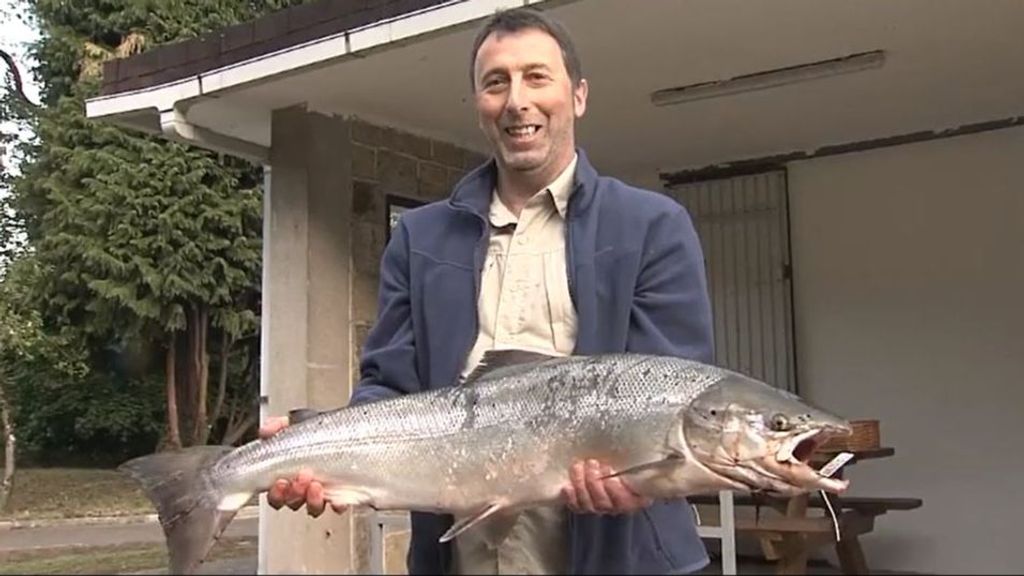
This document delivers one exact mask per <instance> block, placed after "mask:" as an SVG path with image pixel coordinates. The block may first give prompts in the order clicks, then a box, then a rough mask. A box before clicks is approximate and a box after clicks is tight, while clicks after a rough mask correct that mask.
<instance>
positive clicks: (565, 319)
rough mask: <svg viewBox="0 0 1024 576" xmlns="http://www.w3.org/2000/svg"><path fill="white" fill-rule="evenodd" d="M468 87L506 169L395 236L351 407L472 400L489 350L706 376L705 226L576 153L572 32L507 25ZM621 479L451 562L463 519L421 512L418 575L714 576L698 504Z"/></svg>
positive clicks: (527, 14) (461, 189)
mask: <svg viewBox="0 0 1024 576" xmlns="http://www.w3.org/2000/svg"><path fill="white" fill-rule="evenodd" d="M471 81H472V87H473V93H474V96H475V102H476V109H477V115H478V121H479V125H480V128H481V130H482V131H483V133H484V134H485V135H486V137H487V140H488V141H489V143H490V145H491V148H492V152H493V159H492V160H491V161H490V162H488V163H487V164H485V165H483V166H481V167H480V168H478V169H476V170H475V171H473V172H471V173H470V174H468V175H467V176H466V177H465V178H464V179H463V180H462V181H461V182H460V183H459V184H457V185H456V187H455V190H454V191H453V193H452V195H451V197H450V198H449V199H447V200H446V201H442V202H437V203H433V204H430V205H428V206H425V207H422V208H419V209H416V210H412V211H409V212H406V213H405V214H404V215H403V217H402V219H401V220H400V222H399V224H398V225H397V227H396V229H395V230H394V232H393V234H392V240H391V242H390V243H389V245H388V246H387V248H386V250H385V253H384V257H383V259H382V264H381V285H380V309H379V311H378V319H377V322H376V324H375V326H374V328H373V330H372V332H371V333H370V334H369V336H368V338H367V341H366V344H365V347H364V352H363V357H362V361H361V373H362V377H361V380H360V382H359V385H358V386H357V388H356V390H355V392H354V394H353V396H352V400H351V403H353V404H357V403H360V402H369V401H376V400H380V399H384V398H389V397H394V396H397V395H399V394H407V393H414V392H418V391H422V390H428V389H433V388H438V387H442V386H448V385H453V384H454V385H458V384H457V383H456V382H457V380H458V378H459V376H461V375H465V374H467V373H468V372H470V371H471V370H472V369H473V367H474V366H475V365H476V363H477V362H478V361H479V359H480V357H481V356H482V355H483V353H484V351H486V350H488V349H493V348H520V349H530V350H534V351H540V352H544V353H547V354H552V355H566V354H573V353H575V354H595V353H607V352H621V351H631V352H646V353H657V354H668V355H676V356H682V357H687V358H693V359H697V360H701V361H705V362H709V361H710V360H711V358H712V337H711V322H710V307H709V302H708V297H707V289H706V285H705V279H704V269H703V256H702V253H701V250H700V245H699V242H698V239H697V237H696V234H695V232H694V229H693V226H692V223H691V221H690V219H689V217H688V215H687V213H686V212H685V210H684V209H683V208H682V207H681V206H680V205H679V204H677V203H675V202H673V201H672V200H670V199H668V198H666V197H665V196H663V195H660V194H656V193H654V192H648V191H643V190H639V189H636V188H632V187H629V186H627V185H625V184H623V183H622V182H619V181H617V180H614V179H611V178H605V177H601V176H599V175H598V174H597V172H596V171H595V170H594V168H593V167H592V166H591V165H590V163H589V162H588V160H587V158H586V155H585V154H584V152H583V151H582V150H578V149H577V148H576V145H575V133H574V132H575V130H574V127H575V122H576V119H577V118H580V117H582V116H583V114H584V112H585V111H586V105H587V93H588V85H587V81H586V80H585V79H583V77H582V74H581V69H580V63H579V58H578V57H577V55H576V51H575V48H574V47H573V44H572V41H571V39H570V38H569V36H568V34H567V33H566V32H565V30H564V29H563V28H562V27H561V26H560V25H558V24H557V23H555V22H553V21H552V20H550V19H548V18H547V17H545V16H544V15H542V14H541V13H539V12H535V11H531V10H526V9H516V10H511V11H506V12H500V13H498V14H496V15H495V16H493V17H492V18H491V19H489V20H488V21H487V23H486V24H485V25H484V26H483V28H482V29H481V31H480V33H479V34H478V36H477V39H476V42H475V43H474V47H473V51H472V58H471ZM474 304H475V306H474ZM283 425H284V422H283V421H282V420H280V419H278V420H274V421H271V422H268V423H267V424H266V425H265V426H264V429H263V430H262V433H263V434H264V435H267V434H271V433H273V432H275V431H276V430H278V429H280V428H281V427H282V426H283ZM610 472H611V470H610V469H609V468H608V467H607V466H606V465H604V464H602V463H599V462H580V463H575V464H574V465H573V466H572V467H571V468H570V469H569V470H567V471H566V488H565V506H564V507H562V506H556V507H550V508H542V509H538V510H533V511H530V512H529V513H527V514H523V515H522V517H521V519H520V520H519V522H518V524H517V525H516V526H515V527H514V528H513V529H512V531H511V533H510V535H509V536H508V538H507V539H506V540H505V541H504V543H503V544H502V545H501V546H499V547H498V548H497V549H493V548H491V547H490V546H488V545H487V544H486V542H485V538H484V537H483V536H482V530H483V529H473V530H468V531H466V532H465V533H464V534H462V535H460V536H459V537H458V538H456V540H455V541H454V542H453V543H452V544H450V545H441V544H439V543H438V538H439V537H440V536H441V534H443V533H444V532H445V531H446V530H447V529H448V527H449V526H451V524H452V522H453V518H452V517H451V516H439V515H434V514H425V513H412V514H411V521H412V527H413V535H412V541H411V545H410V550H409V558H408V560H409V570H410V573H414V574H441V573H467V574H469V573H472V574H481V573H563V574H564V573H569V574H573V573H620V574H623V573H645V574H656V573H662V574H664V573H682V572H692V571H696V570H698V569H700V568H702V567H703V566H704V565H705V564H706V563H707V561H708V559H707V554H706V551H705V549H704V547H703V544H702V542H701V541H700V539H699V538H698V536H697V534H696V529H695V526H694V523H693V517H692V512H691V511H690V509H689V507H688V506H687V505H686V503H685V502H683V501H674V502H650V501H648V500H646V499H644V498H641V497H639V496H638V495H636V494H635V493H633V492H632V491H631V490H630V489H629V487H628V486H626V485H625V484H624V483H623V481H622V480H619V479H606V480H600V479H599V478H600V477H602V476H604V475H607V474H608V473H610ZM268 498H269V500H270V502H271V504H272V505H273V506H275V507H280V506H282V505H284V504H287V505H288V506H289V507H291V508H293V509H298V508H299V507H301V506H302V505H303V504H305V505H306V507H307V511H308V512H309V513H310V514H312V515H314V516H316V515H319V514H320V513H321V512H322V511H323V510H324V507H325V506H326V505H327V504H328V503H327V502H325V500H324V496H323V492H322V487H321V486H320V485H319V484H318V483H316V482H315V481H313V479H311V478H309V477H308V475H301V476H300V477H299V478H298V479H296V480H295V481H294V482H288V481H287V480H281V481H279V483H278V485H277V486H275V487H274V489H273V490H271V492H270V494H269V495H268ZM332 506H333V505H332ZM342 509H343V508H338V507H335V510H337V511H341V510H342Z"/></svg>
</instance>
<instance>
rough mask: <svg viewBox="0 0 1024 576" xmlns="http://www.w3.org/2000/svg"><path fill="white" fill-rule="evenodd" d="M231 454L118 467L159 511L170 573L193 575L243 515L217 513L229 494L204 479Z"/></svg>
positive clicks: (183, 454)
mask: <svg viewBox="0 0 1024 576" xmlns="http://www.w3.org/2000/svg"><path fill="white" fill-rule="evenodd" d="M231 450H232V448H231V447H230V446H194V447H191V448H186V449H184V450H176V451H173V452H161V453H157V454H153V455H150V456H142V457H139V458H135V459H133V460H129V461H128V462H125V463H124V464H121V466H119V467H118V470H119V471H121V472H124V473H126V474H128V475H130V476H131V477H132V478H134V479H135V480H136V481H138V482H139V483H140V484H141V485H142V489H143V491H144V492H145V493H146V497H147V498H149V500H150V501H151V502H152V503H153V505H154V506H156V509H157V513H158V515H159V517H160V525H161V526H162V527H163V529H164V537H165V539H166V543H167V551H168V554H169V556H170V573H171V574H191V573H193V572H194V571H195V569H196V568H197V567H198V566H199V564H201V563H202V561H203V559H204V558H206V555H207V554H208V553H209V552H210V549H211V548H212V547H213V545H214V543H215V542H216V540H217V538H219V537H220V535H221V533H222V532H224V529H225V528H227V526H228V523H230V522H231V519H232V518H234V516H235V513H236V512H237V511H238V509H237V508H236V509H234V510H219V509H218V505H219V504H220V502H221V500H222V499H223V497H224V495H223V494H220V493H218V491H217V488H216V487H214V486H211V485H210V483H209V480H208V479H207V477H206V475H205V474H203V471H204V470H206V469H207V468H209V467H211V466H212V465H213V464H214V463H215V462H216V461H217V460H219V459H220V458H221V457H222V456H224V454H226V453H228V452H230V451H231ZM235 500H236V501H237V499H235ZM244 502H245V500H242V501H241V502H239V503H238V506H239V507H241V505H242V504H244Z"/></svg>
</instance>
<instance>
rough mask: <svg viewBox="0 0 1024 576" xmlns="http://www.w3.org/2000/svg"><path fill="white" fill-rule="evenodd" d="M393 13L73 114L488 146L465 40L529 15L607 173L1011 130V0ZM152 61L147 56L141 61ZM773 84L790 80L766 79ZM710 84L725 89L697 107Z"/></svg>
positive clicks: (583, 139)
mask: <svg viewBox="0 0 1024 576" xmlns="http://www.w3.org/2000/svg"><path fill="white" fill-rule="evenodd" d="M370 2H371V3H372V2H376V0H370ZM376 3H377V4H382V3H381V2H376ZM317 4H323V2H320V3H317ZM335 4H338V5H341V4H345V5H348V4H349V3H348V2H345V3H339V2H335ZM406 4H407V5H409V6H420V8H417V9H414V10H412V11H410V12H408V13H403V14H394V15H391V16H388V17H385V18H378V19H376V20H373V21H372V22H371V21H367V22H365V23H363V24H361V25H358V26H354V27H351V28H347V29H345V30H343V31H340V32H336V33H331V34H326V35H323V36H319V37H311V38H309V39H307V40H304V41H301V42H296V43H294V44H292V45H289V46H286V47H282V48H279V49H274V50H270V51H268V52H266V53H259V54H254V55H251V56H250V57H247V58H241V59H238V60H237V61H234V62H231V63H229V64H225V65H221V66H212V67H209V68H203V69H200V70H198V71H196V72H195V73H190V74H188V75H187V76H184V77H181V78H177V79H174V80H171V81H167V82H163V83H155V84H152V85H149V86H145V87H141V88H137V89H127V90H120V91H116V92H113V93H109V94H105V95H103V96H99V97H97V98H93V99H90V100H89V101H88V102H87V114H88V115H89V116H90V117H93V118H105V119H108V120H110V121H113V122H116V123H118V124H121V125H124V126H129V127H133V128H138V129H142V130H146V131H149V132H153V133H162V134H164V135H165V136H166V137H168V138H173V139H177V140H184V141H189V142H192V143H195V144H198V145H200V146H205V147H207V148H211V149H215V150H221V151H225V152H228V153H231V154H235V155H239V156H243V157H247V158H250V159H253V160H257V161H266V160H267V155H268V149H269V146H270V143H271V129H270V127H271V121H270V120H271V114H272V112H273V111H274V110H276V109H281V108H286V107H291V106H305V107H307V108H308V109H311V110H316V111H321V112H324V113H329V114H339V115H357V116H360V117H362V118H364V119H367V120H370V121H377V122H380V123H384V124H388V125H391V126H394V127H396V128H400V129H405V130H408V131H410V132H414V133H418V134H421V135H425V136H431V137H436V138H441V139H444V140H447V141H450V142H452V143H455V144H459V145H462V146H465V147H467V148H470V149H475V150H478V151H484V150H486V145H485V142H483V140H482V136H481V135H480V131H479V129H478V128H477V126H476V119H475V115H474V111H473V103H472V97H471V94H470V91H469V80H468V58H469V55H468V50H469V46H470V45H471V42H472V36H473V34H474V32H475V27H476V26H477V25H478V23H479V21H480V20H482V19H483V18H485V17H487V16H488V15H490V14H491V13H493V12H494V11H495V10H498V9H501V8H510V7H514V6H521V5H523V4H534V5H536V6H538V7H540V8H542V9H544V10H548V11H550V12H551V13H552V14H553V15H554V16H556V17H557V18H558V19H560V20H561V21H563V22H565V23H566V24H567V26H568V27H569V29H570V30H571V31H572V33H573V36H574V38H575V40H576V42H577V44H578V46H579V50H580V52H581V55H582V59H583V66H584V75H585V76H586V77H587V78H588V81H589V82H590V85H591V91H590V102H589V105H588V111H587V114H586V116H585V117H584V118H583V120H582V121H581V122H580V124H579V127H578V134H579V140H580V143H581V144H582V145H583V146H585V147H586V148H587V150H588V154H589V155H590V157H591V158H592V159H593V160H594V161H595V163H596V164H597V165H599V166H601V167H602V169H603V170H605V171H606V172H609V173H612V174H616V175H618V176H621V177H630V178H633V177H650V175H656V174H658V173H659V172H662V171H670V170H678V169H681V168H688V167H694V166H704V165H708V164H713V163H719V162H727V161H734V160H740V159H744V158H750V157H759V156H769V155H773V154H785V153H791V152H793V151H800V150H808V151H810V150H816V149H819V148H822V147H827V146H836V145H840V146H843V145H845V144H847V143H850V142H857V141H865V140H877V139H884V138H888V137H892V136H898V135H901V134H908V133H919V132H922V131H924V132H927V131H933V132H936V133H947V134H948V133H957V129H958V128H960V127H963V126H965V125H972V126H974V125H986V124H985V123H993V124H992V125H1007V126H1008V125H1016V124H1019V122H1015V121H1010V122H1001V121H1002V120H1004V119H1008V118H1011V119H1012V118H1017V119H1019V118H1020V117H1021V116H1022V115H1024V75H1021V74H1019V71H1018V68H1019V64H1020V62H1019V55H1020V54H1024V34H1020V33H1019V30H1018V26H1017V23H1019V22H1021V21H1024V2H1018V1H1015V0H1005V1H1001V2H1000V1H993V2H986V3H977V4H975V3H970V2H958V1H955V0H903V1H901V2H889V1H886V0H868V1H864V2H848V1H845V0H773V1H772V2H748V1H745V0H679V1H673V2H670V1H664V2H628V3H627V2H622V3H616V2H599V1H594V0H557V1H553V0H546V1H545V0H538V1H534V2H529V1H528V0H527V1H525V2H524V0H515V1H513V0H461V1H459V0H455V1H449V2H437V1H434V2H429V1H423V0H420V1H419V3H417V2H416V1H415V0H406ZM968 4H969V5H970V12H969V14H967V15H965V14H964V10H965V9H966V7H967V5H968ZM382 5H383V4H382ZM290 10H291V9H290ZM925 17H927V18H925ZM314 29H315V28H314ZM224 38H227V36H225V37H224ZM224 41H226V40H224ZM164 49H165V48H162V47H161V48H156V49H154V50H151V51H150V52H155V53H156V55H155V56H151V61H159V59H160V58H159V56H160V53H159V52H160V51H161V50H164ZM178 51H179V52H183V50H182V49H180V48H179V49H178ZM872 53H876V54H881V57H880V58H879V59H877V60H876V61H875V62H874V63H873V64H872V65H870V66H862V67H861V68H862V69H859V70H855V71H849V73H827V74H804V71H805V69H804V68H801V66H802V65H805V64H813V63H829V62H835V61H842V60H844V59H847V58H848V57H851V55H858V54H872ZM136 58H137V57H136ZM829 66H832V65H831V64H829ZM794 68H797V70H796V71H795V72H794V71H793V69H794ZM809 69H810V68H807V70H809ZM780 70H781V71H782V72H777V71H780ZM786 70H789V72H786ZM768 71H771V74H770V75H769V76H770V78H766V75H765V73H766V72H768ZM779 74H788V75H789V76H792V77H795V78H796V79H794V80H792V81H788V80H787V81H785V82H779V81H777V79H778V78H779V77H780V76H779ZM729 79H736V80H737V82H732V81H731V80H729ZM762 79H765V80H767V81H765V82H761V80H762ZM714 84H723V85H725V86H724V87H723V89H722V90H717V92H719V94H718V95H717V96H715V97H710V98H709V97H705V96H706V92H707V89H708V87H709V86H712V85H714ZM681 86H694V87H695V88H692V89H686V90H680V91H678V92H681V93H686V92H687V91H688V90H689V93H690V94H696V93H699V94H700V97H699V98H692V97H688V98H685V100H686V101H685V102H680V103H675V104H671V105H659V102H657V101H656V98H655V94H656V93H658V92H659V91H664V90H665V89H671V88H676V87H681ZM737 86H740V88H739V89H737V88H736V87H737ZM751 86H753V87H751ZM715 91H716V90H712V92H715ZM712 96H714V94H712ZM894 141H895V140H894ZM854 148H855V147H854ZM648 183H649V181H648Z"/></svg>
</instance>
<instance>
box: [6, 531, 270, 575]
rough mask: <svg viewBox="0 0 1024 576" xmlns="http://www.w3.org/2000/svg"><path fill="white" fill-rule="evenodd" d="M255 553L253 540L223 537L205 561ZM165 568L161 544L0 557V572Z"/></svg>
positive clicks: (112, 571) (111, 571) (123, 571)
mask: <svg viewBox="0 0 1024 576" xmlns="http://www.w3.org/2000/svg"><path fill="white" fill-rule="evenodd" d="M253 554H256V541H255V539H248V538H241V539H228V538H225V539H222V540H221V541H219V542H218V543H217V545H216V546H214V547H213V550H211V551H210V555H209V556H208V557H207V558H206V561H207V562H211V561H214V560H224V559H228V558H238V557H242V556H251V555H253ZM156 569H164V570H165V571H166V569H167V551H166V548H164V545H163V544H124V545H118V546H95V547H89V548H84V549H78V550H76V549H66V550H62V551H55V550H46V551H25V552H14V553H10V554H7V555H5V556H3V557H0V574H127V573H132V572H140V571H143V570H156Z"/></svg>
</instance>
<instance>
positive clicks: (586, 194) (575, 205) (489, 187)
mask: <svg viewBox="0 0 1024 576" xmlns="http://www.w3.org/2000/svg"><path fill="white" fill-rule="evenodd" d="M576 155H577V159H576V174H575V175H574V176H573V192H572V196H571V198H570V206H571V207H572V208H571V210H570V217H571V218H575V217H576V216H577V215H579V214H580V213H582V212H584V211H585V210H586V209H587V208H588V207H589V206H590V204H591V203H592V202H593V199H594V194H595V191H596V190H597V178H598V175H597V170H595V169H594V167H593V166H592V165H591V164H590V161H589V160H588V159H587V155H586V153H585V152H584V151H583V149H582V148H577V149H576ZM497 182H498V167H497V161H496V160H495V159H494V158H493V157H492V158H491V159H490V160H488V161H487V162H485V163H484V164H481V165H480V166H478V167H477V168H475V169H473V170H472V171H471V172H469V173H468V174H466V175H465V176H464V177H463V178H462V179H461V180H459V182H458V184H456V185H455V190H454V191H453V192H452V195H451V196H450V197H449V199H448V204H449V205H450V206H451V207H452V208H455V209H459V210H469V211H470V212H473V213H474V214H476V215H477V216H479V217H480V218H483V219H485V220H486V219H487V215H488V214H489V213H490V207H491V194H492V193H493V191H494V189H495V187H496V185H497Z"/></svg>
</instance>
